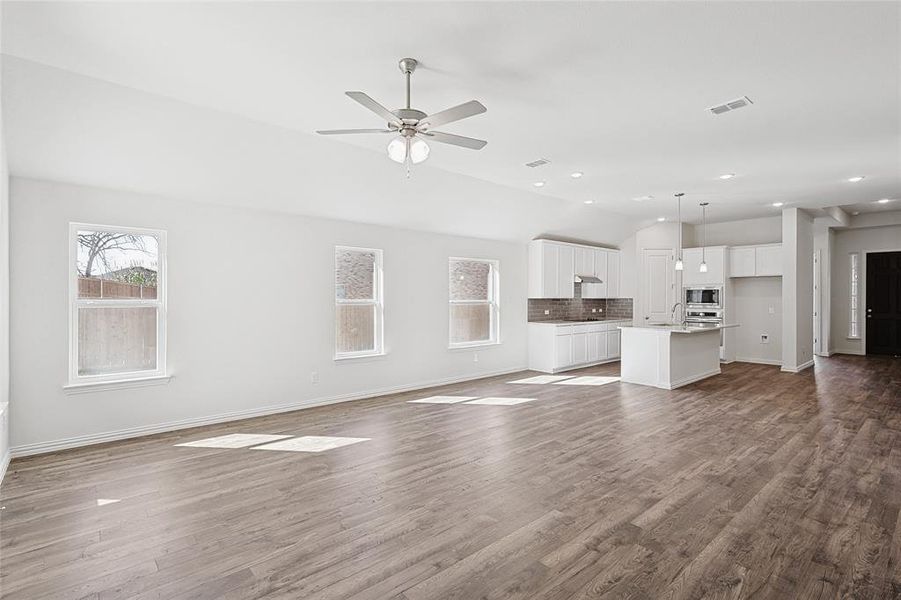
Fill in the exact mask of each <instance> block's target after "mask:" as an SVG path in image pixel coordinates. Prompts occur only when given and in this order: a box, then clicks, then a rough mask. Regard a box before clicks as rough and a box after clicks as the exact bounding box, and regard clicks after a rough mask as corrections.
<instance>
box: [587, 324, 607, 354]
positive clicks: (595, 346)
mask: <svg viewBox="0 0 901 600" xmlns="http://www.w3.org/2000/svg"><path fill="white" fill-rule="evenodd" d="M588 344H589V347H588V353H589V355H590V356H589V360H590V361H591V362H597V361H599V360H605V359H606V358H607V332H606V331H598V332H596V333H592V334H591V339H590V340H589V342H588Z"/></svg>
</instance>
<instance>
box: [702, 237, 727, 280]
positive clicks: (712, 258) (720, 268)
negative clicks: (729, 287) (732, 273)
mask: <svg viewBox="0 0 901 600" xmlns="http://www.w3.org/2000/svg"><path fill="white" fill-rule="evenodd" d="M704 254H705V255H706V256H705V258H706V260H707V272H706V273H702V275H705V276H706V277H705V278H704V283H706V284H707V285H723V284H724V283H726V249H725V248H723V247H722V246H721V247H719V248H707V250H706V251H705V252H704Z"/></svg>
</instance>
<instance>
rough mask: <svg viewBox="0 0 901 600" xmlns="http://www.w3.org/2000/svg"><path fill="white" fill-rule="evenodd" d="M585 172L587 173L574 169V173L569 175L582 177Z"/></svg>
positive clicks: (574, 177) (576, 177) (575, 177)
mask: <svg viewBox="0 0 901 600" xmlns="http://www.w3.org/2000/svg"><path fill="white" fill-rule="evenodd" d="M584 174H585V173H583V172H582V171H573V172H572V173H570V174H569V176H570V177H572V178H573V179H578V178H579V177H581V176H582V175H584Z"/></svg>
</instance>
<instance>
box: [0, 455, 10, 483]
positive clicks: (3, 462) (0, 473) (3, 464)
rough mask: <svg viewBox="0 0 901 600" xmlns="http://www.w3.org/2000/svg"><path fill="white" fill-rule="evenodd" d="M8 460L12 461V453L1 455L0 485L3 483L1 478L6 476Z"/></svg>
mask: <svg viewBox="0 0 901 600" xmlns="http://www.w3.org/2000/svg"><path fill="white" fill-rule="evenodd" d="M10 460H12V451H11V450H7V451H6V454H4V455H3V460H0V483H3V478H4V477H5V476H6V468H7V467H8V466H9V461H10Z"/></svg>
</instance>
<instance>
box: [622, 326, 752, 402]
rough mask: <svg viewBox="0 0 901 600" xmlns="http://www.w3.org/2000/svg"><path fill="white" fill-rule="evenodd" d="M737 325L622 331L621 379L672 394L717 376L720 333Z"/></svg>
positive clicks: (666, 327)
mask: <svg viewBox="0 0 901 600" xmlns="http://www.w3.org/2000/svg"><path fill="white" fill-rule="evenodd" d="M730 327H738V325H735V324H730V325H717V326H710V327H691V326H684V325H644V326H638V327H621V328H620V330H621V332H622V342H621V344H622V348H621V354H622V356H621V358H620V378H621V380H622V381H624V382H626V383H637V384H640V385H649V386H653V387H657V388H662V389H665V390H672V389H675V388H677V387H681V386H683V385H688V384H689V383H692V382H695V381H700V380H701V379H706V378H707V377H713V376H714V375H719V374H720V336H721V335H722V332H721V330H722V329H727V328H730Z"/></svg>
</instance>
